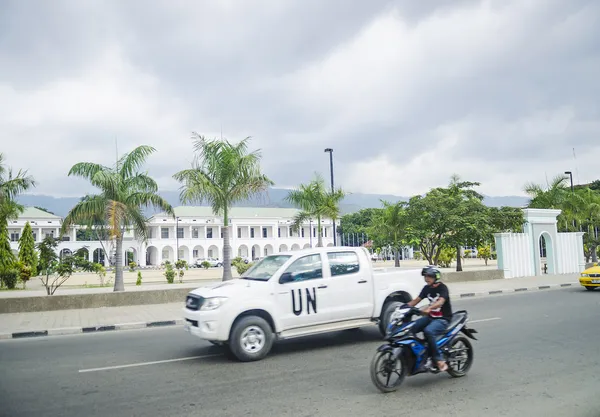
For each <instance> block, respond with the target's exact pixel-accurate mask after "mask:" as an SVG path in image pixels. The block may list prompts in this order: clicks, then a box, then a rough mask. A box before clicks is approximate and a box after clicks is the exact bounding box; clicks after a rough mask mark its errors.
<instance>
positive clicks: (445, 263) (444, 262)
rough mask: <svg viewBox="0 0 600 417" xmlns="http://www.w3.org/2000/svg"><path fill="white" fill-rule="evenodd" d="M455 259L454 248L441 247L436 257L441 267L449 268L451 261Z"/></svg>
mask: <svg viewBox="0 0 600 417" xmlns="http://www.w3.org/2000/svg"><path fill="white" fill-rule="evenodd" d="M454 259H456V249H454V248H443V249H442V251H441V252H440V256H439V258H438V264H439V265H440V266H441V267H442V268H450V266H452V261H454Z"/></svg>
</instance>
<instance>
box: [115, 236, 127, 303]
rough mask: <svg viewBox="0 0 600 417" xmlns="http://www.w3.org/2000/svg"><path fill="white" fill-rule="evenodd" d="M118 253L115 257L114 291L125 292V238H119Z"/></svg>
mask: <svg viewBox="0 0 600 417" xmlns="http://www.w3.org/2000/svg"><path fill="white" fill-rule="evenodd" d="M116 240H117V253H116V255H115V288H114V291H125V283H124V282H123V236H122V235H121V236H117V238H116Z"/></svg>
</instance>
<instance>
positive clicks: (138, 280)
mask: <svg viewBox="0 0 600 417" xmlns="http://www.w3.org/2000/svg"><path fill="white" fill-rule="evenodd" d="M135 285H142V271H138V276H137V281H135Z"/></svg>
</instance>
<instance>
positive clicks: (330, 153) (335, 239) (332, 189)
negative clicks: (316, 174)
mask: <svg viewBox="0 0 600 417" xmlns="http://www.w3.org/2000/svg"><path fill="white" fill-rule="evenodd" d="M325 152H329V172H330V173H331V192H332V193H333V192H334V185H333V149H332V148H326V149H325ZM332 220H333V219H332ZM333 246H337V233H336V231H335V220H333Z"/></svg>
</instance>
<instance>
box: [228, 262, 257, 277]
mask: <svg viewBox="0 0 600 417" xmlns="http://www.w3.org/2000/svg"><path fill="white" fill-rule="evenodd" d="M252 265H254V264H253V263H250V262H249V263H244V262H236V263H235V264H233V266H234V267H235V269H236V271H237V273H238V275H242V274H243V273H244V272H246V271H247V270H249V269H250V267H251V266H252Z"/></svg>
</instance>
